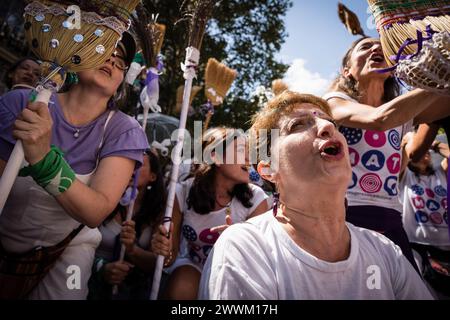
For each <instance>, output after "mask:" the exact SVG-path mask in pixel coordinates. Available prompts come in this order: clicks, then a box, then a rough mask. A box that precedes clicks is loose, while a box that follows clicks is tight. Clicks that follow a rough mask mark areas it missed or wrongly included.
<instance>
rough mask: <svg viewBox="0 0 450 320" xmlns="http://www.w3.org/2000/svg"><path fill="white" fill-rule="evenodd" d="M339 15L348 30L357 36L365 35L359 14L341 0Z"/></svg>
mask: <svg viewBox="0 0 450 320" xmlns="http://www.w3.org/2000/svg"><path fill="white" fill-rule="evenodd" d="M338 15H339V18H340V19H341V21H342V23H343V24H344V25H345V27H346V28H347V30H348V32H350V33H351V34H352V35H355V36H356V35H358V34H359V35H361V36H363V37H365V34H364V31H363V29H362V28H361V23H360V22H359V19H358V16H357V15H356V14H355V13H354V12H353V11H351V10H350V9H348V8H347V7H346V6H344V5H343V4H342V3H340V2H339V3H338Z"/></svg>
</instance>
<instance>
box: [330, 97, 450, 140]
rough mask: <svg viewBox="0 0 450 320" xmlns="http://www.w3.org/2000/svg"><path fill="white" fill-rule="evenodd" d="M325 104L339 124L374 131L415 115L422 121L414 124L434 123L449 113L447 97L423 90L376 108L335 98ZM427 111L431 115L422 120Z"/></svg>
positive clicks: (404, 121) (403, 121)
mask: <svg viewBox="0 0 450 320" xmlns="http://www.w3.org/2000/svg"><path fill="white" fill-rule="evenodd" d="M328 102H329V104H330V106H331V110H332V113H333V117H334V118H335V120H336V121H337V123H338V124H339V125H344V126H347V127H352V128H361V129H367V130H376V131H385V130H388V129H392V128H395V127H397V126H400V125H402V124H404V123H406V122H407V121H409V120H410V119H414V118H415V117H416V116H417V115H421V118H418V119H417V120H415V122H417V121H421V122H424V121H426V120H428V121H427V122H433V121H434V120H437V119H441V118H443V117H445V114H446V109H449V110H448V112H449V113H450V107H449V105H450V98H449V97H445V96H440V95H436V94H433V93H430V92H427V91H425V90H422V89H415V90H413V91H410V92H408V93H406V94H404V95H401V96H399V97H397V98H395V99H394V100H392V101H389V102H387V103H385V104H383V105H381V106H379V107H376V108H375V107H373V106H369V105H366V104H362V103H358V102H352V101H347V100H345V99H342V98H337V97H335V98H331V99H329V100H328ZM443 106H446V107H447V108H445V107H443ZM427 112H431V115H430V116H427V117H425V114H426V113H427ZM429 118H433V120H430V119H429Z"/></svg>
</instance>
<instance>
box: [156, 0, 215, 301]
mask: <svg viewBox="0 0 450 320" xmlns="http://www.w3.org/2000/svg"><path fill="white" fill-rule="evenodd" d="M216 2H217V0H197V1H194V11H193V13H192V18H191V21H190V32H189V44H188V47H187V48H186V59H185V62H184V64H182V66H181V67H182V68H181V69H182V70H183V72H184V74H183V76H184V79H185V80H186V81H185V84H184V96H183V105H182V107H181V115H180V126H179V128H178V141H177V144H176V146H175V149H174V151H173V153H172V155H173V157H172V161H173V166H172V172H171V175H170V183H169V192H168V197H167V205H166V211H165V215H164V226H165V228H166V230H169V229H170V222H171V220H172V210H173V203H174V200H175V187H176V184H177V181H178V170H179V167H180V162H181V151H182V148H183V143H184V131H185V128H186V118H187V113H188V108H189V100H190V99H189V97H190V94H191V90H192V80H193V79H194V78H195V76H196V69H197V67H198V62H199V59H200V48H201V43H202V40H203V35H204V33H205V29H206V25H207V23H208V20H209V18H210V16H211V13H212V10H213V8H214V5H215V3H216ZM163 264H164V257H163V256H158V259H157V261H156V266H155V273H154V276H153V284H152V291H151V295H150V299H152V300H156V299H157V298H158V292H159V285H160V282H161V273H162V269H163Z"/></svg>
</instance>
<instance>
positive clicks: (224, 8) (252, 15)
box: [143, 0, 292, 129]
mask: <svg viewBox="0 0 450 320" xmlns="http://www.w3.org/2000/svg"><path fill="white" fill-rule="evenodd" d="M182 2H183V1H179V0H164V1H163V0H160V1H158V0H144V1H143V3H144V5H145V7H146V9H147V10H148V12H149V13H150V14H153V13H154V14H159V18H158V22H159V23H163V24H165V25H166V35H165V39H164V44H163V48H162V54H163V55H164V57H165V60H164V64H165V70H164V74H163V75H162V76H161V77H160V100H159V104H160V106H161V107H162V110H163V113H166V114H169V115H174V113H175V110H174V109H175V103H176V90H177V88H178V87H179V86H180V85H183V84H184V79H183V77H182V72H181V70H180V63H182V62H184V58H185V51H184V50H185V48H186V45H187V41H188V36H187V32H188V31H187V30H188V23H187V22H188V21H187V20H186V19H182V18H183V13H181V12H180V7H181V6H182ZM291 6H292V1H291V0H223V1H220V2H219V3H218V4H217V5H216V7H215V9H214V11H213V18H212V19H211V21H210V23H209V25H208V28H207V34H206V35H205V36H204V39H203V45H202V49H201V55H200V66H199V70H198V77H197V80H195V81H194V84H197V85H203V84H204V82H203V78H204V70H205V67H206V62H207V61H208V58H210V57H214V58H216V59H217V60H219V61H222V62H224V63H225V64H227V65H228V66H229V67H231V68H233V69H235V70H237V71H238V73H239V75H238V78H237V79H236V81H235V83H234V85H233V87H232V88H231V90H230V92H229V94H228V96H227V97H226V99H225V102H224V104H223V105H222V106H220V107H219V108H218V109H216V113H215V114H214V116H213V119H212V121H211V126H216V125H227V126H232V127H239V128H243V129H246V128H248V121H249V120H250V117H251V115H252V114H253V113H254V112H255V111H257V109H258V103H257V101H256V100H254V99H253V100H254V101H252V98H251V93H252V92H253V91H254V90H255V89H256V87H258V86H260V85H264V86H270V83H271V81H272V80H274V79H276V78H280V77H282V76H283V74H284V72H285V71H286V69H287V66H286V65H284V64H282V63H280V62H278V61H276V60H275V54H276V53H277V52H278V51H279V50H280V49H281V45H282V44H283V42H284V39H285V38H286V36H287V34H286V30H285V26H284V21H283V17H284V16H285V14H286V12H287V10H288V9H289V8H290V7H291ZM184 7H185V8H184V10H189V5H188V6H184ZM205 102H206V98H205V96H204V93H203V92H202V93H201V94H198V95H197V97H196V99H195V100H194V102H193V106H194V108H195V109H196V110H199V109H200V106H201V105H202V104H204V103H205ZM201 118H202V116H201V115H200V114H196V115H195V116H193V117H191V118H189V124H190V123H192V122H193V121H192V120H200V119H201Z"/></svg>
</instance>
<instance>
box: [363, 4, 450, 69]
mask: <svg viewBox="0 0 450 320" xmlns="http://www.w3.org/2000/svg"><path fill="white" fill-rule="evenodd" d="M367 1H368V3H369V6H370V8H371V10H372V13H373V15H374V17H375V22H376V25H377V30H378V32H379V34H380V40H381V44H382V46H383V51H384V55H385V58H386V60H387V61H388V64H389V65H391V66H392V65H394V63H395V62H394V61H393V60H392V59H390V57H391V56H395V55H396V54H397V52H398V51H399V49H400V47H401V46H402V45H403V44H404V43H405V41H406V40H407V39H417V30H421V31H424V30H425V29H426V27H427V26H428V25H430V26H431V28H432V29H433V30H434V31H438V32H444V31H446V32H450V15H449V14H450V6H449V3H448V0H434V1H427V0H417V1H411V0H395V1H392V0H367ZM416 50H417V45H409V46H408V47H407V48H406V49H405V51H404V52H403V54H404V55H410V54H414V53H415V52H416Z"/></svg>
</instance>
